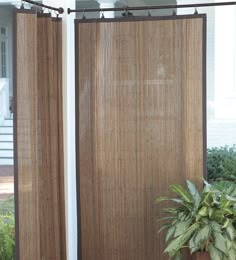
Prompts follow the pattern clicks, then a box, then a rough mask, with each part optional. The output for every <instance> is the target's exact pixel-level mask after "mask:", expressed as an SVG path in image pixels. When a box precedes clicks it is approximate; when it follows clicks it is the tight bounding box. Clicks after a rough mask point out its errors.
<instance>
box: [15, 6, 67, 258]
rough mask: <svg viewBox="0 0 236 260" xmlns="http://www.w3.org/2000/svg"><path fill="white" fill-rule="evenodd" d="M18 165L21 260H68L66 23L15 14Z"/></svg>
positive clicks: (26, 14) (18, 251)
mask: <svg viewBox="0 0 236 260" xmlns="http://www.w3.org/2000/svg"><path fill="white" fill-rule="evenodd" d="M14 36H15V64H14V66H15V79H14V80H15V96H14V98H15V102H16V114H15V115H14V119H15V134H16V140H15V159H16V161H15V165H16V166H15V167H16V179H17V180H16V187H17V194H15V195H16V196H17V219H18V223H17V226H18V232H17V238H18V239H17V240H18V241H17V242H18V245H17V254H18V257H19V259H20V260H32V259H34V260H43V259H44V260H49V259H50V260H65V259H66V249H65V247H66V243H65V239H66V238H65V209H64V177H63V174H64V172H63V130H62V128H63V124H62V24H61V20H60V19H52V18H50V17H49V16H45V15H43V16H37V15H36V14H33V13H31V12H27V11H17V12H16V14H15V35H14Z"/></svg>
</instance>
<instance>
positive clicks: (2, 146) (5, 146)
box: [0, 141, 13, 149]
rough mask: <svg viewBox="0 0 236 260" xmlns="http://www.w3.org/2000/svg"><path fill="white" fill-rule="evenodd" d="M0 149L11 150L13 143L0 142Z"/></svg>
mask: <svg viewBox="0 0 236 260" xmlns="http://www.w3.org/2000/svg"><path fill="white" fill-rule="evenodd" d="M0 149H13V142H8V141H2V142H1V141H0Z"/></svg>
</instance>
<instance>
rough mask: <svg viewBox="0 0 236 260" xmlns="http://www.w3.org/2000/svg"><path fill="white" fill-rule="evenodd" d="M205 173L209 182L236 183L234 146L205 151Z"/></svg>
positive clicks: (235, 151)
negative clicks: (223, 181)
mask: <svg viewBox="0 0 236 260" xmlns="http://www.w3.org/2000/svg"><path fill="white" fill-rule="evenodd" d="M207 173H208V180H209V181H216V180H225V181H234V182H235V183H236V145H233V146H224V147H220V148H217V147H215V148H211V149H207Z"/></svg>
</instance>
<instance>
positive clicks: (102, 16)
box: [101, 9, 105, 19]
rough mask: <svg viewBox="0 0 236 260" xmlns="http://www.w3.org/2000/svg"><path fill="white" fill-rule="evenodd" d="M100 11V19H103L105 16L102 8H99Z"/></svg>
mask: <svg viewBox="0 0 236 260" xmlns="http://www.w3.org/2000/svg"><path fill="white" fill-rule="evenodd" d="M101 13H102V15H101V19H104V18H105V15H104V11H103V9H101Z"/></svg>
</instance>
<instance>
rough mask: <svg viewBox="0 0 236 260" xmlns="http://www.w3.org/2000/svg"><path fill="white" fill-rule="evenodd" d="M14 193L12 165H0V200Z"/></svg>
mask: <svg viewBox="0 0 236 260" xmlns="http://www.w3.org/2000/svg"><path fill="white" fill-rule="evenodd" d="M13 194H14V167H13V166H0V201H1V200H3V199H6V198H8V197H10V196H11V195H13Z"/></svg>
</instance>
